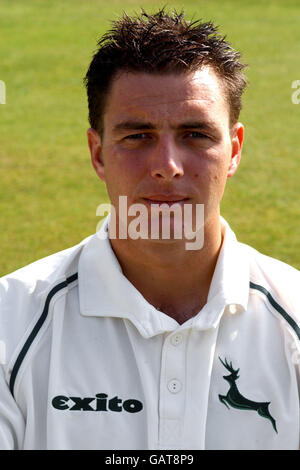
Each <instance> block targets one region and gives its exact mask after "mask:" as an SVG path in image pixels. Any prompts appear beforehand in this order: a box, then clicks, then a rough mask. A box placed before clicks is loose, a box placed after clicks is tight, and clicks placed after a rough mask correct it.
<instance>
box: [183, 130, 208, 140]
mask: <svg viewBox="0 0 300 470" xmlns="http://www.w3.org/2000/svg"><path fill="white" fill-rule="evenodd" d="M187 137H192V138H193V139H207V138H208V136H207V135H205V134H202V133H201V132H197V131H193V132H189V133H188V134H187Z"/></svg>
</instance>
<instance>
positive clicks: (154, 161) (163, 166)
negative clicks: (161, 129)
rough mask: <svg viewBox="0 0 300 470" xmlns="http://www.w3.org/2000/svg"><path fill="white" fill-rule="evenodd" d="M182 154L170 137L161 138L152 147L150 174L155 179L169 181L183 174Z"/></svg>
mask: <svg viewBox="0 0 300 470" xmlns="http://www.w3.org/2000/svg"><path fill="white" fill-rule="evenodd" d="M183 174H184V171H183V164H182V155H181V154H180V149H178V148H177V147H176V143H175V142H174V141H173V139H172V138H168V137H167V136H166V137H165V138H161V139H160V141H159V142H158V143H157V145H156V146H155V148H154V149H153V154H152V158H151V176H152V177H153V178H155V179H160V180H166V181H171V180H172V179H173V178H180V177H181V176H183Z"/></svg>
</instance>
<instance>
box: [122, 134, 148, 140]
mask: <svg viewBox="0 0 300 470" xmlns="http://www.w3.org/2000/svg"><path fill="white" fill-rule="evenodd" d="M146 137H148V134H146V133H145V132H143V133H141V134H131V135H127V136H126V137H125V139H128V140H140V139H145V138H146Z"/></svg>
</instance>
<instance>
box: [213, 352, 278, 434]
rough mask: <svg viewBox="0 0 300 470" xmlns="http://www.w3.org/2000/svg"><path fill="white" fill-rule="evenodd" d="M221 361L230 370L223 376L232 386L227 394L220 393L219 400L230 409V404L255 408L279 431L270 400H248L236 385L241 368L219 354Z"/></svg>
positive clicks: (247, 408)
mask: <svg viewBox="0 0 300 470" xmlns="http://www.w3.org/2000/svg"><path fill="white" fill-rule="evenodd" d="M219 359H220V361H221V362H222V364H223V366H224V367H225V368H226V369H227V370H228V371H229V372H230V375H223V378H224V379H225V380H227V382H228V383H229V385H230V388H229V390H228V392H227V395H219V400H220V402H221V403H224V405H225V406H226V407H227V408H228V409H230V407H229V406H228V405H230V406H232V407H233V408H238V409H239V410H253V411H257V413H258V414H259V415H260V416H262V417H263V418H267V419H269V420H270V421H271V423H272V426H273V429H274V430H275V431H276V432H278V431H277V429H276V421H275V419H274V418H273V417H272V416H271V415H270V412H269V409H268V408H269V404H270V403H271V402H270V401H266V402H257V401H252V400H248V398H245V397H243V395H241V394H240V392H239V390H238V388H237V386H236V383H235V382H236V381H237V379H238V378H239V375H238V373H239V370H240V369H236V370H235V369H234V368H233V367H232V362H230V364H228V362H227V360H226V358H225V362H223V361H222V359H221V358H220V356H219Z"/></svg>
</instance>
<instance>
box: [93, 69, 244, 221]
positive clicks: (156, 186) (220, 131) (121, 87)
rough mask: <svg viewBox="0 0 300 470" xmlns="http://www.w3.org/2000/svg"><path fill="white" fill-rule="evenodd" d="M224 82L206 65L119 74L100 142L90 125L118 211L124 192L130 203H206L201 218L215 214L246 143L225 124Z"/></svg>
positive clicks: (96, 159) (98, 164) (96, 158)
mask: <svg viewBox="0 0 300 470" xmlns="http://www.w3.org/2000/svg"><path fill="white" fill-rule="evenodd" d="M221 86H222V85H221V82H220V80H219V79H218V77H217V76H216V75H215V73H214V72H213V71H212V70H211V69H210V68H208V67H205V68H202V69H200V70H198V71H196V72H193V73H190V74H179V75H178V74H169V75H153V74H147V73H136V74H134V73H122V74H121V75H120V76H119V77H118V78H116V79H115V80H114V82H113V85H112V88H111V91H110V94H109V96H108V99H107V107H106V112H105V115H104V133H103V136H102V140H101V139H100V137H99V136H98V134H97V133H96V131H94V130H89V131H88V140H89V146H90V150H91V154H92V162H93V165H94V168H95V170H96V172H97V173H98V175H99V176H100V178H101V179H103V180H104V181H105V182H106V185H107V190H108V194H109V197H110V200H111V203H112V204H113V205H114V206H115V208H116V209H117V207H118V202H119V196H120V195H122V196H127V198H128V199H127V201H128V206H129V205H131V204H134V203H142V204H146V206H147V207H148V208H149V207H151V204H153V203H157V202H161V203H162V202H166V201H167V203H168V204H171V203H172V202H173V203H174V202H179V203H180V204H183V203H184V204H186V203H190V204H193V205H194V204H204V214H205V221H208V220H209V219H211V217H215V219H216V218H217V217H218V216H219V205H220V201H221V199H222V196H223V192H224V188H225V184H226V180H227V178H228V177H230V176H232V175H233V174H234V172H235V170H236V168H237V166H238V164H239V160H240V153H241V146H242V141H243V126H242V125H241V124H239V123H237V124H235V126H234V128H233V129H230V127H229V105H228V103H227V102H226V101H225V96H224V92H223V90H222V88H221ZM231 131H232V132H231ZM180 201H181V202H180Z"/></svg>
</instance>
